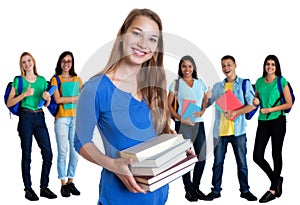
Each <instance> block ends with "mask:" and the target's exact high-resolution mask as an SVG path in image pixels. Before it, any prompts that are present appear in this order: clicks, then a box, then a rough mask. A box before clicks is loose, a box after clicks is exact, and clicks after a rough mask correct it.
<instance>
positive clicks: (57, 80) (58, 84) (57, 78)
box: [55, 75, 60, 89]
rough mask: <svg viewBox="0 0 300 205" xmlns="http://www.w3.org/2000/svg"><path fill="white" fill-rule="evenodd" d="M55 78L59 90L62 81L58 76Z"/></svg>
mask: <svg viewBox="0 0 300 205" xmlns="http://www.w3.org/2000/svg"><path fill="white" fill-rule="evenodd" d="M55 78H56V82H57V88H58V89H59V88H60V79H59V77H58V75H55Z"/></svg>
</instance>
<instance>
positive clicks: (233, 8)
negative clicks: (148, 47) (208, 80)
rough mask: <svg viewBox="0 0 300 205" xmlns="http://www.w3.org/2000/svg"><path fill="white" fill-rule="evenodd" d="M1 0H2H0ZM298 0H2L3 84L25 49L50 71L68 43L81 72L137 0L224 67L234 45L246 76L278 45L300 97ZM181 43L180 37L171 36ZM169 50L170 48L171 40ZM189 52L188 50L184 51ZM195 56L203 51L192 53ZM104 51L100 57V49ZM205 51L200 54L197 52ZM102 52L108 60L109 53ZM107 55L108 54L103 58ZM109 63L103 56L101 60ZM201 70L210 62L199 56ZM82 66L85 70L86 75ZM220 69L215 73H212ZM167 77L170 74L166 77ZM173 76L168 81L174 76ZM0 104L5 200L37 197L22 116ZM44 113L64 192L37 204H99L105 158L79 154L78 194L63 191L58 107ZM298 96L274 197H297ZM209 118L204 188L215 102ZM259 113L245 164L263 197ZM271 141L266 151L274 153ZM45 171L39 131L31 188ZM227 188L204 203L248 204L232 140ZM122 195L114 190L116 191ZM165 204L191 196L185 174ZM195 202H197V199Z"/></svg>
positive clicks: (53, 184) (256, 73) (55, 185)
mask: <svg viewBox="0 0 300 205" xmlns="http://www.w3.org/2000/svg"><path fill="white" fill-rule="evenodd" d="M4 2H5V3H4ZM297 5H298V4H297V2H296V1H291V0H286V1H274V0H272V1H269V0H266V1H258V0H254V1H233V0H228V1H221V0H219V1H217V0H215V1H209V2H208V1H196V0H195V1H191V0H187V1H161V0H159V1H158V0H152V1H146V0H145V1H143V0H139V1H132V0H131V1H129V0H126V1H115V0H110V1H106V2H104V1H103V2H100V1H92V0H86V1H76V0H67V1H58V0H53V1H34V0H27V1H21V0H19V1H14V0H11V1H1V3H0V22H1V23H0V26H1V32H0V46H1V47H0V59H1V60H0V69H1V71H2V74H1V75H0V78H1V80H0V87H1V89H0V94H1V96H3V95H4V90H5V87H6V85H7V83H8V82H9V81H11V80H12V79H13V77H14V76H15V75H19V74H20V69H19V64H18V63H19V57H20V55H21V53H22V52H23V51H28V52H30V53H31V54H33V56H34V57H35V59H36V62H37V68H38V73H39V74H40V75H42V76H45V77H46V78H47V79H49V78H50V77H51V75H52V74H54V68H55V65H56V62H57V59H58V57H59V55H60V54H61V53H62V52H63V51H65V50H70V51H72V52H73V54H74V56H75V70H76V71H77V73H78V74H79V75H82V76H84V75H85V74H84V72H81V71H82V68H83V67H84V65H85V64H86V62H87V61H88V59H89V58H90V57H91V56H92V55H93V54H94V53H95V52H96V50H97V49H99V48H100V47H102V46H104V45H105V44H107V43H108V42H111V41H112V40H113V39H114V37H115V36H116V34H117V32H118V30H119V28H120V26H121V24H122V23H123V21H124V19H125V18H126V16H127V14H128V13H129V11H130V10H132V9H133V8H150V9H152V10H154V11H155V12H157V13H158V14H159V16H160V17H161V19H162V22H163V27H164V28H163V30H164V31H165V32H168V33H171V34H174V35H177V36H180V37H181V38H184V39H186V40H187V41H190V42H191V43H193V44H195V45H196V46H197V47H199V48H200V49H201V50H202V52H203V53H205V54H206V56H207V58H208V59H209V60H210V62H211V63H212V65H213V66H214V67H215V69H216V71H217V72H218V74H219V76H218V78H219V79H221V78H223V74H222V73H221V72H220V71H221V67H220V58H221V57H222V56H224V55H226V54H230V55H233V56H234V57H235V58H236V61H237V65H238V67H237V73H238V75H239V76H241V77H244V78H250V79H251V81H252V82H253V83H254V82H255V80H256V79H257V78H258V77H260V76H261V75H262V65H263V61H264V59H265V57H266V56H267V55H269V54H275V55H277V57H278V58H279V60H280V63H281V67H282V73H283V76H285V77H286V78H287V79H288V80H289V81H290V82H291V84H292V85H293V88H294V92H295V95H296V97H298V98H299V96H300V95H299V92H298V88H299V81H298V76H297V75H296V74H295V72H296V69H297V67H298V66H299V64H298V59H299V52H298V49H299V47H300V43H299V36H300V31H299V28H298V27H299V19H300V13H299V10H298V9H297V8H298V7H297ZM174 43H176V42H174ZM166 50H167V48H166ZM187 54H188V53H187ZM180 57H181V56H177V57H176V56H175V57H174V58H173V59H172V57H168V58H166V60H165V68H166V70H168V71H171V72H173V73H176V72H177V64H178V58H180ZM193 57H194V58H195V59H197V56H193ZM99 60H101V59H99ZM198 61H199V60H198ZM105 62H106V61H105ZM105 62H104V63H105ZM101 63H103V62H101ZM197 66H198V72H199V74H200V75H201V73H204V72H205V67H202V65H201V61H199V63H198V65H197ZM101 68H102V67H100V66H99V67H91V68H88V69H91V73H93V74H94V73H97V72H98V71H99V70H100V69H101ZM85 77H87V76H84V77H83V78H84V80H85ZM214 77H216V76H214ZM168 79H169V78H168ZM168 83H170V82H168ZM0 109H1V116H0V120H1V121H0V122H1V131H2V133H1V142H2V146H1V149H0V163H1V169H0V170H1V171H0V177H1V179H0V182H1V186H0V201H1V202H0V203H1V204H4V203H5V204H32V203H33V202H29V201H28V200H26V199H25V198H24V191H23V182H22V177H21V148H20V140H19V137H18V133H17V131H16V128H17V123H18V118H17V117H16V116H12V119H10V118H9V114H8V110H7V108H6V106H5V105H4V103H1V104H0ZM45 113H46V121H47V125H48V129H49V132H50V135H51V142H52V149H53V154H54V158H53V166H52V169H51V175H50V185H49V187H50V188H51V189H52V190H53V191H54V192H55V193H56V194H57V195H58V198H57V199H54V200H49V199H45V198H40V200H39V201H38V202H34V204H50V203H56V204H65V203H70V204H71V203H75V204H77V203H78V204H79V203H80V204H81V203H85V204H96V202H97V199H98V184H99V177H100V171H101V167H97V166H96V165H94V164H91V163H89V162H87V161H85V160H84V159H83V158H82V157H80V159H79V163H78V168H77V172H76V177H75V180H74V182H75V184H76V186H77V187H78V189H79V190H80V191H81V193H82V194H81V196H71V197H70V198H63V197H61V195H60V181H59V179H58V178H57V171H56V158H57V150H56V141H55V136H54V131H53V117H52V116H50V114H49V112H48V111H47V110H45ZM296 113H299V110H298V100H297V99H296V104H295V105H294V107H293V110H292V112H291V113H290V114H289V115H288V117H287V133H286V138H285V142H284V147H283V170H282V176H283V177H284V182H283V195H282V196H281V198H279V199H276V200H275V201H273V202H271V204H283V203H285V204H294V203H293V202H294V201H296V200H297V199H298V198H297V197H298V196H297V195H298V186H296V185H298V184H299V182H300V181H299V178H298V176H299V173H298V171H297V169H296V166H297V164H298V161H299V160H298V156H299V153H298V152H297V151H298V150H299V147H298V145H299V136H298V134H296V133H297V129H296V126H297V124H299V123H297V122H296V120H297V118H296ZM204 117H205V126H206V131H207V138H208V146H209V147H208V150H209V153H208V158H207V163H206V167H205V170H204V174H203V178H202V181H201V187H200V188H201V190H202V191H203V192H204V193H206V194H207V193H209V192H210V188H211V178H212V176H211V175H212V162H213V155H212V153H211V147H210V146H211V145H210V139H211V137H212V136H211V124H212V108H210V109H208V111H207V113H206V114H205V116H204ZM256 119H257V115H256V116H255V117H254V119H253V120H251V121H249V122H248V127H247V137H248V155H247V157H248V168H249V185H250V187H251V188H250V189H251V191H252V192H253V193H254V194H255V195H256V196H257V197H258V198H260V197H261V196H262V195H263V194H264V193H265V192H266V191H267V189H268V188H269V186H270V183H269V181H268V179H267V176H266V175H265V174H264V173H263V172H262V170H260V169H259V168H258V166H257V165H256V164H254V162H253V159H252V153H253V145H254V138H255V132H256V125H257V120H256ZM270 153H271V150H270V147H269V146H268V147H267V150H266V157H267V158H268V159H271V158H270ZM40 171H41V156H40V150H39V148H38V147H37V145H36V142H35V141H34V146H33V151H32V168H31V174H32V182H33V189H34V190H35V191H36V192H37V194H39V179H40ZM222 188H223V191H222V192H221V198H219V199H216V200H214V201H213V202H204V201H201V202H197V203H201V204H220V203H222V204H229V203H230V204H250V203H258V202H247V201H246V200H245V199H241V198H240V197H239V194H240V193H239V184H238V180H237V171H236V163H235V159H234V155H233V152H232V148H231V146H230V145H229V147H228V153H227V155H226V160H225V165H224V173H223V183H222ZM116 197H117V196H116ZM167 204H168V205H173V204H189V202H188V201H186V200H185V198H184V190H183V185H182V181H181V179H178V180H176V181H174V182H172V183H171V184H170V193H169V199H168V202H167ZM194 204H196V203H194Z"/></svg>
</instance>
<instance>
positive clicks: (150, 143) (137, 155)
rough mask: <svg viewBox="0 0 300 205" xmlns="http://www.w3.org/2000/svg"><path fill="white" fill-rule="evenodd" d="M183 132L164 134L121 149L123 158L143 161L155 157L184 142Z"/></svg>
mask: <svg viewBox="0 0 300 205" xmlns="http://www.w3.org/2000/svg"><path fill="white" fill-rule="evenodd" d="M183 141H184V138H183V136H182V135H181V134H162V135H159V136H157V137H153V138H151V139H149V140H147V141H144V142H141V143H139V144H137V145H135V146H132V147H129V148H127V149H124V150H121V151H120V156H121V157H122V158H132V159H133V161H142V160H145V159H148V158H150V157H153V156H155V155H157V154H159V153H161V152H164V151H165V150H167V149H169V148H171V147H174V146H176V145H178V144H179V143H181V142H183Z"/></svg>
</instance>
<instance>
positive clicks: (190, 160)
mask: <svg viewBox="0 0 300 205" xmlns="http://www.w3.org/2000/svg"><path fill="white" fill-rule="evenodd" d="M196 162H198V157H197V156H195V155H188V156H187V157H186V158H185V159H183V160H182V161H180V162H178V163H177V164H175V165H174V166H172V167H170V168H169V169H167V170H165V171H164V172H162V173H160V174H158V175H156V176H135V177H134V178H135V180H136V181H137V182H138V183H141V184H148V185H149V184H154V183H156V182H158V181H160V180H162V179H164V178H166V177H168V176H170V175H172V174H174V173H177V172H179V171H180V170H182V169H183V168H185V167H187V166H190V165H192V166H193V165H194V164H195V163H196ZM182 175H183V174H182Z"/></svg>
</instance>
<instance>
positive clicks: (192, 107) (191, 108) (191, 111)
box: [182, 103, 201, 122]
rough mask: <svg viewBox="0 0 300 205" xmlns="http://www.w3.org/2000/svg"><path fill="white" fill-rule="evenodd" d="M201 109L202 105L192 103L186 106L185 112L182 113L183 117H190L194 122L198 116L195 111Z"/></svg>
mask: <svg viewBox="0 0 300 205" xmlns="http://www.w3.org/2000/svg"><path fill="white" fill-rule="evenodd" d="M200 110H201V107H199V106H198V105H196V104H194V103H190V104H189V105H188V107H187V108H186V110H185V112H184V113H183V115H182V119H187V118H189V117H191V118H190V121H191V122H194V121H195V120H196V118H197V117H196V116H194V112H199V111H200Z"/></svg>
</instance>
